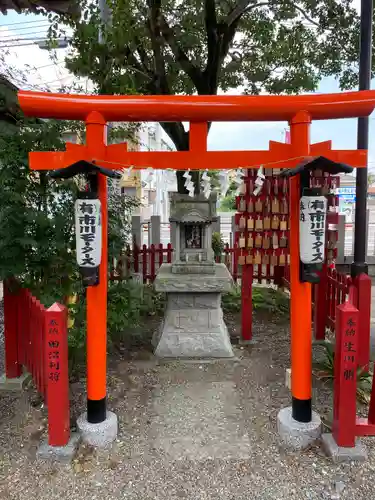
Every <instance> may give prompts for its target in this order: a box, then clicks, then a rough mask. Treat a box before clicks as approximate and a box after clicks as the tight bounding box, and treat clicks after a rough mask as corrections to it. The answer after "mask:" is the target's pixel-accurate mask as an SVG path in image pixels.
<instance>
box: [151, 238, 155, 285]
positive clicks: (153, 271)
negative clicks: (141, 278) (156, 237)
mask: <svg viewBox="0 0 375 500" xmlns="http://www.w3.org/2000/svg"><path fill="white" fill-rule="evenodd" d="M150 254H151V255H150V258H151V261H150V281H151V283H153V282H154V280H155V277H156V272H155V259H156V249H155V245H154V244H152V245H151V248H150Z"/></svg>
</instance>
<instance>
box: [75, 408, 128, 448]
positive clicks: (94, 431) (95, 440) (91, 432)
mask: <svg viewBox="0 0 375 500" xmlns="http://www.w3.org/2000/svg"><path fill="white" fill-rule="evenodd" d="M77 429H78V431H79V433H80V435H81V438H82V441H83V442H84V443H86V444H89V445H91V446H94V447H95V448H106V447H107V446H109V445H110V444H111V443H113V441H115V439H116V437H117V431H118V423H117V416H116V415H115V414H114V413H112V412H111V411H107V418H106V419H105V420H104V422H100V423H99V424H91V423H89V422H88V421H87V413H84V414H83V415H81V416H80V417H79V418H78V420H77Z"/></svg>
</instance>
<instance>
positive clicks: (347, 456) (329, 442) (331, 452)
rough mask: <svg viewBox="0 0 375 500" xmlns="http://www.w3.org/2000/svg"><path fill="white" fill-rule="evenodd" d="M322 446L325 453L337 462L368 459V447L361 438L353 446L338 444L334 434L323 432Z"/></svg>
mask: <svg viewBox="0 0 375 500" xmlns="http://www.w3.org/2000/svg"><path fill="white" fill-rule="evenodd" d="M322 448H323V450H324V452H325V454H326V455H327V456H328V457H330V458H332V460H333V461H334V462H336V463H339V462H364V461H365V460H367V450H366V447H365V445H364V444H363V443H361V441H360V440H359V439H357V440H356V444H355V446H354V447H353V448H346V447H345V448H344V447H343V446H338V445H337V443H336V441H335V439H334V437H333V436H332V434H323V436H322Z"/></svg>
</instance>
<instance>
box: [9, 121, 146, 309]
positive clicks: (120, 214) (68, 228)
mask: <svg viewBox="0 0 375 500" xmlns="http://www.w3.org/2000/svg"><path fill="white" fill-rule="evenodd" d="M73 128H74V126H73ZM67 130H70V131H71V130H72V124H71V123H69V124H67V123H65V122H63V121H60V122H59V121H53V120H51V121H41V122H40V123H31V124H30V123H28V122H21V123H20V124H19V129H18V133H17V134H15V133H13V134H5V135H4V134H0V195H1V196H0V252H1V256H2V259H1V261H0V279H5V278H7V277H10V276H15V277H17V278H19V279H20V280H21V281H22V282H23V284H24V285H26V286H28V287H29V288H31V289H32V290H33V292H34V293H35V294H36V295H37V296H38V297H40V296H42V295H43V294H44V295H46V294H47V295H48V296H51V297H56V299H58V300H60V301H61V300H63V299H64V297H66V296H69V295H71V294H73V293H76V292H79V291H80V289H81V285H80V278H79V275H78V269H77V266H76V259H75V231H74V202H75V199H76V197H77V193H78V184H77V183H76V182H75V181H72V180H71V181H55V180H51V179H50V178H49V177H48V176H47V174H46V173H44V172H35V171H31V170H30V169H29V165H28V153H29V151H30V150H38V151H53V150H62V149H64V148H65V144H64V142H63V140H62V137H63V133H64V132H66V131H67ZM109 191H110V196H109V200H108V215H109V230H108V238H109V250H110V251H109V254H110V257H112V256H113V255H119V253H120V250H121V249H122V248H123V247H124V245H125V243H126V242H127V241H129V239H130V227H131V225H130V220H129V215H130V214H131V213H132V211H133V210H134V208H135V207H136V206H137V205H138V204H139V202H138V201H137V200H135V199H133V198H131V197H128V196H121V194H120V193H119V190H118V189H117V187H116V189H110V190H109ZM49 303H51V302H49Z"/></svg>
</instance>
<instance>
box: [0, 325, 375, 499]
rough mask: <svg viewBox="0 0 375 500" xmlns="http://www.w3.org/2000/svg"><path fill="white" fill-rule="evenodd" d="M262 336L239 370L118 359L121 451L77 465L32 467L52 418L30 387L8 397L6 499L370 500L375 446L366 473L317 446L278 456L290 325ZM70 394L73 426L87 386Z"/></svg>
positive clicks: (327, 402) (2, 477)
mask: <svg viewBox="0 0 375 500" xmlns="http://www.w3.org/2000/svg"><path fill="white" fill-rule="evenodd" d="M232 326H233V325H232ZM255 338H257V339H258V340H259V342H258V343H257V344H256V345H254V346H251V347H248V348H246V349H239V348H236V354H237V356H238V358H237V360H236V361H234V362H233V361H216V362H211V363H196V362H176V361H174V362H168V363H162V364H158V363H157V361H156V360H155V359H154V358H153V357H152V355H150V354H149V353H145V352H139V353H137V355H136V356H135V357H134V358H133V359H132V360H126V359H112V360H111V363H110V367H109V377H108V385H109V390H108V394H109V401H108V405H109V409H111V410H113V411H115V412H116V414H117V415H118V417H119V428H120V430H119V436H118V441H117V442H116V443H115V444H114V446H113V448H111V449H110V450H107V451H101V452H94V451H93V450H91V449H88V448H86V447H83V446H82V447H81V448H80V451H79V455H78V457H77V459H76V461H75V462H74V463H73V464H72V465H71V466H54V465H52V466H51V465H48V464H43V463H38V462H36V461H35V452H36V448H37V445H38V443H39V442H40V440H41V439H42V438H43V437H44V436H45V434H46V414H45V410H44V409H43V407H42V405H41V403H40V400H38V398H37V397H36V395H35V392H34V391H33V389H32V388H31V387H30V388H29V389H28V391H27V392H26V393H24V394H23V396H16V395H12V394H9V395H7V396H4V395H3V396H2V397H1V399H0V443H1V447H0V499H1V500H2V499H4V500H5V499H7V500H8V499H9V500H21V499H22V500H24V499H25V498H27V499H35V500H47V499H48V500H61V499H63V498H67V499H69V500H86V499H87V500H96V499H106V500H117V499H126V500H159V499H160V500H161V499H163V500H178V499H189V500H201V499H202V500H211V499H212V500H234V499H235V500H249V499H251V500H268V499H274V500H277V499H280V500H286V499H288V500H290V499H291V498H293V499H294V498H296V499H298V500H300V499H322V498H323V499H324V498H326V499H337V498H342V499H353V500H354V499H355V500H370V499H371V500H372V498H373V486H372V484H373V478H374V473H375V441H374V440H371V439H368V440H367V444H368V446H369V461H368V462H367V463H365V464H359V465H358V464H357V465H354V464H349V465H333V464H332V463H331V462H330V461H329V460H328V459H327V458H325V457H324V455H323V454H322V452H321V450H320V447H319V446H318V445H316V446H313V447H312V448H311V449H309V450H307V451H304V452H303V453H286V452H285V451H283V450H282V449H280V448H279V441H278V436H277V433H276V425H275V424H276V415H277V412H278V411H279V409H280V408H282V407H284V406H287V405H288V404H289V403H290V394H289V392H288V391H287V389H286V388H285V387H284V372H285V367H287V366H288V364H289V331H288V327H287V326H285V325H280V324H276V323H275V324H273V323H272V322H270V321H267V323H263V322H261V321H258V322H257V323H256V325H255ZM71 389H72V395H71V396H72V397H71V399H72V410H73V414H74V417H76V416H78V415H79V414H80V413H81V411H83V409H84V405H85V390H84V381H81V382H76V383H75V384H72V387H71ZM317 389H318V390H317V391H316V394H317V397H316V398H315V401H314V407H315V408H316V409H317V410H318V411H319V413H320V414H321V415H322V416H323V417H327V416H328V414H329V411H330V406H331V403H332V401H331V394H332V393H331V390H330V388H328V387H325V386H324V385H319V386H318V387H317Z"/></svg>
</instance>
